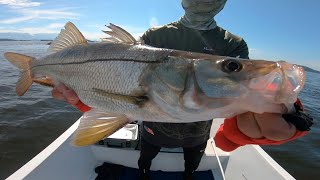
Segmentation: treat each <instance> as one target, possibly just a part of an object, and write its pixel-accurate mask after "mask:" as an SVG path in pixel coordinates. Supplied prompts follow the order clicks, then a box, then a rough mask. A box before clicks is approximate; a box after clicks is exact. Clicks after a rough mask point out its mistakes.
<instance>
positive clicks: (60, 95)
mask: <svg viewBox="0 0 320 180" xmlns="http://www.w3.org/2000/svg"><path fill="white" fill-rule="evenodd" d="M52 96H53V97H54V98H55V99H58V100H63V101H67V102H68V103H70V104H72V105H76V104H77V103H78V102H79V101H80V100H79V97H78V95H77V94H76V93H75V92H74V91H73V90H72V89H69V88H68V87H67V86H65V85H64V84H62V83H61V84H59V85H57V86H55V87H54V88H53V90H52Z"/></svg>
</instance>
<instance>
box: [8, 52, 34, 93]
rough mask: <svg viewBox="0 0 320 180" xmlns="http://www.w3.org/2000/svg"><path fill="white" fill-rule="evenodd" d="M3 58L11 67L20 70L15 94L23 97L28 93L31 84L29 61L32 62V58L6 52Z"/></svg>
mask: <svg viewBox="0 0 320 180" xmlns="http://www.w3.org/2000/svg"><path fill="white" fill-rule="evenodd" d="M4 57H5V58H6V59H7V60H8V61H9V62H10V63H12V64H13V65H15V66H16V67H18V68H19V69H20V70H21V76H20V79H19V80H18V82H17V86H16V93H17V95H18V96H22V95H24V93H25V92H27V91H28V89H29V87H30V86H31V84H32V82H33V81H32V74H31V70H30V64H31V61H32V60H34V58H33V57H30V56H26V55H23V54H18V53H13V52H6V53H4Z"/></svg>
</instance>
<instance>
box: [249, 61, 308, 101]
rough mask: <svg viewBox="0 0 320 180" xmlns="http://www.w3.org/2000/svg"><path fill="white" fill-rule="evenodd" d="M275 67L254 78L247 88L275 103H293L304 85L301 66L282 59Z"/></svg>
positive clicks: (303, 72) (303, 73)
mask: <svg viewBox="0 0 320 180" xmlns="http://www.w3.org/2000/svg"><path fill="white" fill-rule="evenodd" d="M276 64H277V67H276V68H275V69H274V70H272V71H271V72H270V73H268V74H266V75H264V76H261V77H257V78H254V79H252V80H251V81H250V83H249V88H250V89H251V90H254V91H259V92H262V93H263V94H264V96H265V97H268V98H272V99H273V101H275V102H276V103H294V102H295V101H296V100H297V96H298V93H299V92H300V91H301V89H302V88H303V86H304V83H305V79H306V75H305V71H304V69H303V68H302V67H300V66H298V65H295V64H289V63H287V62H284V61H279V62H277V63H276Z"/></svg>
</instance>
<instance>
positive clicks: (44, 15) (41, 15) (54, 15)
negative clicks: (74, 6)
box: [0, 9, 79, 24]
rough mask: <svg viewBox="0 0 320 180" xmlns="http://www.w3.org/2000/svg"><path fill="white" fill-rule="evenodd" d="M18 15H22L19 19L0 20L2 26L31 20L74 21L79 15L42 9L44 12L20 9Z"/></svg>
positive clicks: (64, 10)
mask: <svg viewBox="0 0 320 180" xmlns="http://www.w3.org/2000/svg"><path fill="white" fill-rule="evenodd" d="M19 14H22V16H21V17H18V18H11V19H6V20H0V23H2V24H16V23H20V22H25V21H29V20H32V19H50V20H57V19H76V18H77V17H78V16H79V14H78V13H73V12H69V9H44V10H36V9H21V10H19Z"/></svg>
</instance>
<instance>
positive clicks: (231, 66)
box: [222, 59, 242, 73]
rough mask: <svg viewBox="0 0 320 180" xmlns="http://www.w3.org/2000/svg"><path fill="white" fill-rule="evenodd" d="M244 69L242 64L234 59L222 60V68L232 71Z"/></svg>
mask: <svg viewBox="0 0 320 180" xmlns="http://www.w3.org/2000/svg"><path fill="white" fill-rule="evenodd" d="M241 69H242V64H241V63H240V62H239V61H237V60H234V59H226V60H224V61H223V62H222V70H223V71H225V72H227V73H231V72H239V71H241Z"/></svg>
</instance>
